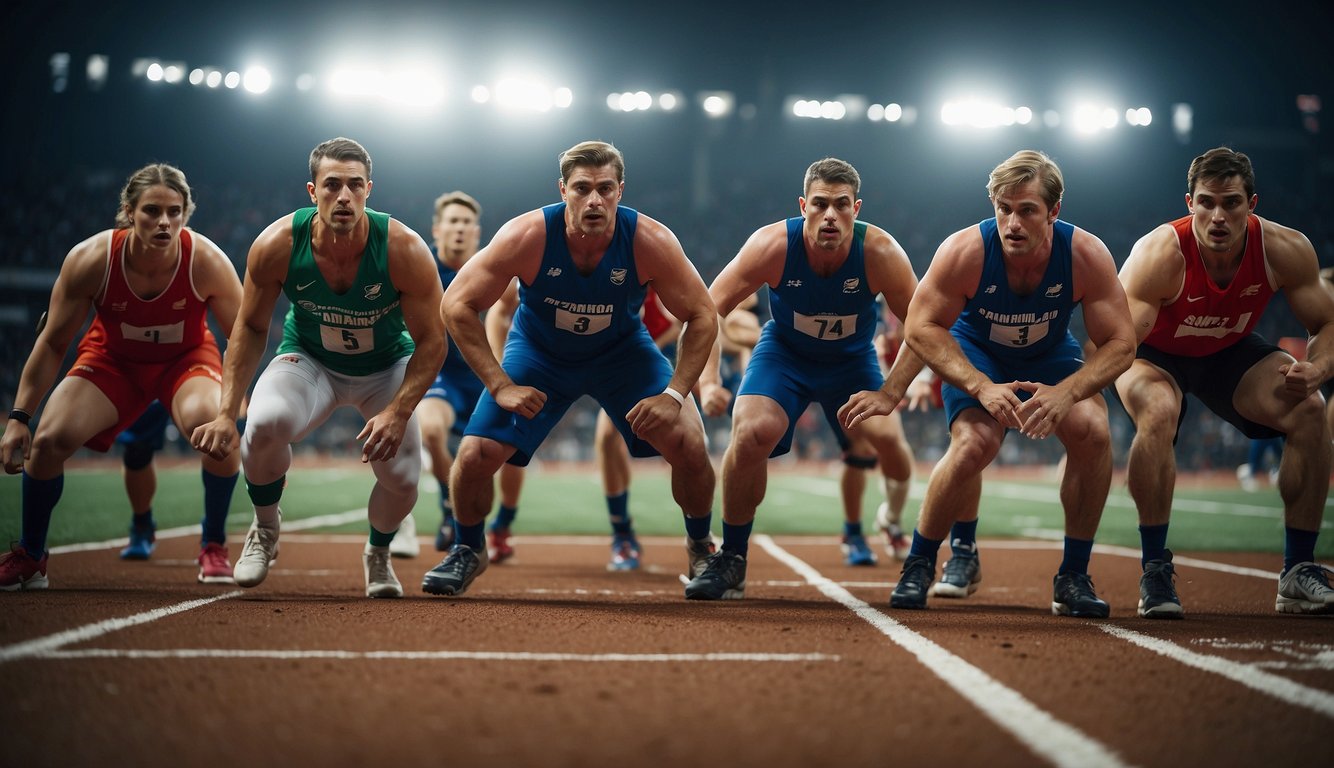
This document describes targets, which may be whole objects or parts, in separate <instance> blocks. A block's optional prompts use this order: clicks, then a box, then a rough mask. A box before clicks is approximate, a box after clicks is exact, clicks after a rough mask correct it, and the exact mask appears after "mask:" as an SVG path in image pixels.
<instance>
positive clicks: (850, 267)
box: [768, 216, 876, 361]
mask: <svg viewBox="0 0 1334 768" xmlns="http://www.w3.org/2000/svg"><path fill="white" fill-rule="evenodd" d="M802 224H803V219H802V218H801V217H799V216H798V217H794V218H791V219H788V220H787V261H786V263H785V264H784V265H783V276H782V278H781V279H780V280H779V281H778V284H777V285H771V286H769V313H770V315H771V317H772V319H771V320H770V321H769V323H768V325H772V326H773V328H772V333H773V334H774V336H775V338H776V339H778V341H780V342H782V344H783V345H784V346H786V347H788V348H789V349H791V350H792V351H793V352H795V353H797V354H798V355H800V356H801V357H802V358H804V359H810V360H829V361H835V360H846V359H848V358H849V357H855V356H857V355H862V354H867V353H870V354H874V352H873V347H872V340H873V339H874V338H875V323H876V304H875V294H873V293H871V290H870V288H869V287H868V286H867V284H866V252H865V240H866V224H865V223H864V222H860V221H858V222H854V224H853V230H852V249H851V250H850V251H849V252H848V258H847V260H846V261H844V262H843V264H842V265H841V266H840V267H839V268H838V270H837V271H836V272H834V274H832V275H830V276H829V277H821V276H819V275H817V274H816V273H815V271H814V270H812V269H811V265H810V260H809V259H808V258H807V256H806V242H805V239H804V238H803V236H802Z"/></svg>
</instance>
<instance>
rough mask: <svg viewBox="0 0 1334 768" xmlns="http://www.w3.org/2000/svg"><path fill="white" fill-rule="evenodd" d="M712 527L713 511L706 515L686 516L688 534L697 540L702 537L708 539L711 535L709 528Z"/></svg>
mask: <svg viewBox="0 0 1334 768" xmlns="http://www.w3.org/2000/svg"><path fill="white" fill-rule="evenodd" d="M712 527H713V512H712V511H710V512H709V514H707V515H705V516H704V517H687V518H686V535H687V536H689V537H690V538H692V539H695V540H696V541H698V540H700V539H707V538H708V537H709V529H710V528H712Z"/></svg>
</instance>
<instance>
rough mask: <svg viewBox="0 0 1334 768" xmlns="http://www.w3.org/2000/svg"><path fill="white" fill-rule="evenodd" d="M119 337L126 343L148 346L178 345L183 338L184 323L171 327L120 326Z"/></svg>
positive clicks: (173, 324)
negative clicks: (133, 342)
mask: <svg viewBox="0 0 1334 768" xmlns="http://www.w3.org/2000/svg"><path fill="white" fill-rule="evenodd" d="M120 335H121V336H122V337H123V338H124V339H125V340H126V341H146V342H148V343H149V344H179V343H181V340H182V339H183V338H185V323H184V322H180V323H172V324H171V325H146V326H142V327H141V326H137V325H130V324H129V323H121V324H120Z"/></svg>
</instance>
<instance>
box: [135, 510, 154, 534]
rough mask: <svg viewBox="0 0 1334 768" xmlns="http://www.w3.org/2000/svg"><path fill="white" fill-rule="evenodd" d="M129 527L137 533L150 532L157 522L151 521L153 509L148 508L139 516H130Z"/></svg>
mask: <svg viewBox="0 0 1334 768" xmlns="http://www.w3.org/2000/svg"><path fill="white" fill-rule="evenodd" d="M130 525H131V526H133V527H134V529H135V530H137V531H151V530H155V529H156V528H157V521H156V520H154V519H153V508H152V507H149V508H148V509H147V510H145V511H144V513H143V514H141V515H138V514H137V515H131V516H130Z"/></svg>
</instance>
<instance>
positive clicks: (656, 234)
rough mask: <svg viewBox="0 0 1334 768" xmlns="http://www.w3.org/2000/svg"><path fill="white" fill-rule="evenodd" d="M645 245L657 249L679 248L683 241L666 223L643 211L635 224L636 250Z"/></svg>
mask: <svg viewBox="0 0 1334 768" xmlns="http://www.w3.org/2000/svg"><path fill="white" fill-rule="evenodd" d="M645 247H648V248H651V249H653V250H655V251H662V250H674V249H679V248H680V247H681V243H680V241H679V240H677V239H676V235H675V233H673V232H672V230H670V229H668V228H667V225H666V224H663V223H662V222H660V221H658V220H657V219H655V218H653V217H652V216H647V215H645V214H644V213H642V212H641V213H640V214H639V222H638V223H637V224H636V225H635V250H636V251H638V250H640V249H642V248H645Z"/></svg>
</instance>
